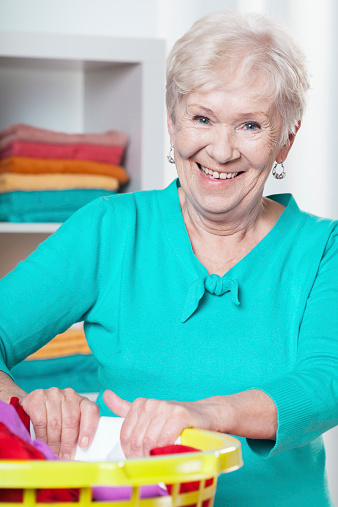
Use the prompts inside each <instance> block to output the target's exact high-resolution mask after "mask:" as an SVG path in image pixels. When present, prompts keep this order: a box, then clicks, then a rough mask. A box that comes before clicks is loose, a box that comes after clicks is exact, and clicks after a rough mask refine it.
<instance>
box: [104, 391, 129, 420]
mask: <svg viewBox="0 0 338 507" xmlns="http://www.w3.org/2000/svg"><path fill="white" fill-rule="evenodd" d="M103 401H104V402H105V404H106V405H107V407H108V408H110V410H111V411H112V412H113V413H114V414H116V415H118V416H119V417H127V415H128V413H129V410H130V408H131V405H132V404H131V403H130V402H129V401H126V400H123V399H122V398H120V397H119V396H117V394H115V393H114V392H113V391H110V390H109V389H107V390H106V391H105V392H104V393H103Z"/></svg>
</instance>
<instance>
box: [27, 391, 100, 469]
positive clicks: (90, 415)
mask: <svg viewBox="0 0 338 507" xmlns="http://www.w3.org/2000/svg"><path fill="white" fill-rule="evenodd" d="M22 406H23V408H24V410H25V411H26V412H27V414H28V415H29V417H30V419H31V422H32V424H33V427H34V431H35V435H36V437H37V438H39V439H40V440H43V441H44V442H46V443H47V444H48V445H49V447H50V448H51V449H52V451H53V452H54V454H56V455H57V456H60V457H61V458H63V459H72V458H73V457H74V454H75V450H76V445H77V443H78V442H79V444H80V445H81V446H82V447H88V446H89V445H90V444H91V442H92V440H93V438H94V435H95V431H96V429H97V426H98V422H99V408H98V407H97V405H96V404H95V403H93V402H91V401H89V400H88V399H87V398H84V397H83V396H80V395H79V394H77V393H76V392H75V391H74V390H73V389H70V388H67V389H64V390H61V389H58V388H56V387H52V388H50V389H45V390H44V389H38V390H36V391H33V392H32V393H30V394H28V395H27V396H25V397H24V398H23V400H22Z"/></svg>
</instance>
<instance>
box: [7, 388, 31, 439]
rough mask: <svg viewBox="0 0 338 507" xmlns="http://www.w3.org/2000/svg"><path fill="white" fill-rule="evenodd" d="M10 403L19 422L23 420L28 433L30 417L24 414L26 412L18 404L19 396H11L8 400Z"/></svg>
mask: <svg viewBox="0 0 338 507" xmlns="http://www.w3.org/2000/svg"><path fill="white" fill-rule="evenodd" d="M9 404H10V405H12V406H13V407H14V408H15V410H16V413H17V414H18V416H19V417H20V419H21V422H23V424H24V425H25V428H26V430H27V431H28V433H30V429H31V428H30V423H31V420H30V417H29V415H27V414H26V412H25V411H24V409H23V407H22V406H21V405H20V403H19V398H14V397H13V398H11V401H10V402H9Z"/></svg>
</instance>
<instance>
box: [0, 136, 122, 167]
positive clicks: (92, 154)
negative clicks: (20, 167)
mask: <svg viewBox="0 0 338 507" xmlns="http://www.w3.org/2000/svg"><path fill="white" fill-rule="evenodd" d="M124 149H125V147H124V146H123V145H120V146H118V145H116V146H103V145H98V144H88V143H76V144H53V143H32V142H27V141H13V142H11V143H9V144H7V146H5V147H4V148H3V149H2V150H0V160H3V159H5V158H7V157H12V156H19V157H30V158H54V159H77V160H92V161H96V162H107V163H108V164H115V165H120V164H121V160H122V156H123V153H124Z"/></svg>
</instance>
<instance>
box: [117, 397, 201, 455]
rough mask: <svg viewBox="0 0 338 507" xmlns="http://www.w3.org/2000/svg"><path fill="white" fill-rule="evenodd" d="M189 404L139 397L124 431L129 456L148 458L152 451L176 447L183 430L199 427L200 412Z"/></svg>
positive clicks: (126, 450) (122, 438)
mask: <svg viewBox="0 0 338 507" xmlns="http://www.w3.org/2000/svg"><path fill="white" fill-rule="evenodd" d="M190 405H191V404H189V403H180V402H171V401H163V400H154V399H145V398H139V399H137V400H135V401H134V402H133V404H132V405H131V407H130V409H129V412H128V414H127V415H126V417H125V421H124V424H123V425H122V428H121V436H120V438H121V445H122V449H123V451H124V453H125V455H126V456H127V457H140V456H148V455H149V453H150V451H151V449H153V448H154V447H158V446H164V445H169V444H174V443H175V441H176V439H177V438H178V437H179V435H180V434H181V432H182V430H183V429H184V428H188V427H192V426H197V425H198V420H199V417H198V412H197V411H196V410H194V409H193V408H192V407H190Z"/></svg>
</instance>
